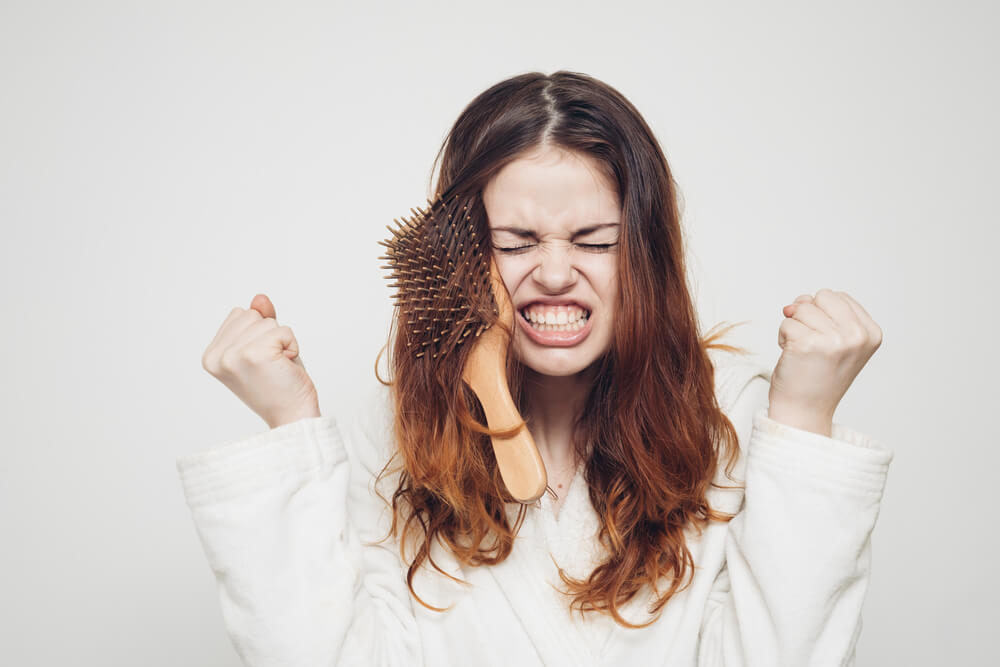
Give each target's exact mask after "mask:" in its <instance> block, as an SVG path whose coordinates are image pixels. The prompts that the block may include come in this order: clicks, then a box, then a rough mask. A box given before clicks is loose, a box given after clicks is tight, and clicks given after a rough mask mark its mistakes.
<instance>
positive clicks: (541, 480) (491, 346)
mask: <svg viewBox="0 0 1000 667" xmlns="http://www.w3.org/2000/svg"><path fill="white" fill-rule="evenodd" d="M490 272H491V274H492V278H493V297H494V299H496V302H497V305H498V306H499V309H500V321H501V322H503V323H505V324H507V325H508V326H510V327H511V328H513V327H514V326H515V324H514V307H513V305H512V304H511V302H510V297H508V296H507V289H506V288H505V287H504V284H503V282H502V280H501V278H500V276H499V275H498V273H497V269H496V264H494V263H493V262H491V263H490ZM472 343H473V348H472V350H471V351H470V352H469V358H468V360H467V361H466V363H465V368H464V369H463V370H462V379H463V380H465V381H466V382H467V383H468V385H469V386H470V387H471V388H472V391H474V392H475V393H476V396H478V397H479V402H480V403H481V404H482V406H483V412H485V413H486V424H487V426H489V427H490V428H491V429H506V428H511V427H512V426H514V425H516V424H519V423H521V421H522V419H521V415H520V414H519V413H518V411H517V406H516V405H514V399H513V398H511V395H510V388H509V387H508V386H507V333H506V332H505V331H504V330H503V329H501V328H500V327H499V326H497V325H493V326H491V327H490V328H489V329H486V330H485V331H483V332H482V333H481V334H479V337H478V338H476V339H474V340H473V341H472ZM490 440H491V441H492V442H493V453H494V454H495V455H496V459H497V466H498V467H499V468H500V476H501V477H502V478H503V481H504V484H505V485H506V486H507V490H508V491H509V492H510V494H511V495H512V496H514V498H515V499H516V500H517V501H518V502H521V503H531V502H534V501H536V500H538V499H539V498H540V497H541V496H542V494H543V493H545V487H546V486H547V484H548V477H547V475H546V472H545V464H544V463H543V462H542V457H541V456H540V455H539V453H538V449H537V448H536V447H535V441H534V439H533V438H532V437H531V433H530V432H529V431H528V428H527V426H522V427H521V429H520V430H519V431H518V432H517V433H516V434H515V435H514V436H513V437H510V438H500V437H496V436H491V438H490Z"/></svg>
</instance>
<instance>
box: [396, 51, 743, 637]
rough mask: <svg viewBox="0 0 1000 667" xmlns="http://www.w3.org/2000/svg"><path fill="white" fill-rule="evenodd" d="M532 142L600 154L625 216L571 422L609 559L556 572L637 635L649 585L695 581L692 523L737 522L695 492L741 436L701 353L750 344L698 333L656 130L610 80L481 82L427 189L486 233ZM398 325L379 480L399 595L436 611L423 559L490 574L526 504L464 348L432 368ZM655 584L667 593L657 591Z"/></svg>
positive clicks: (573, 77)
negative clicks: (610, 309)
mask: <svg viewBox="0 0 1000 667" xmlns="http://www.w3.org/2000/svg"><path fill="white" fill-rule="evenodd" d="M541 144H549V145H554V146H559V147H561V148H564V149H567V150H570V151H575V152H579V153H583V154H586V155H589V156H591V157H593V158H595V159H596V160H597V162H598V164H599V165H601V167H602V168H603V169H604V170H605V172H606V175H607V176H608V178H609V180H610V182H611V183H613V184H614V185H615V186H616V187H617V191H618V196H619V201H620V202H621V205H622V216H623V217H622V220H623V230H622V236H621V239H620V243H619V247H620V252H619V254H618V262H619V265H618V272H619V281H618V284H619V294H618V304H619V306H618V308H619V310H618V312H617V313H616V315H615V327H614V332H613V341H612V343H611V345H610V347H609V349H608V351H607V352H606V353H605V354H604V355H603V356H602V357H601V358H600V359H599V360H598V361H596V362H595V364H597V365H598V368H597V369H596V371H597V372H596V380H595V382H594V384H593V386H592V388H591V390H590V392H589V395H588V397H587V399H586V406H585V409H584V410H583V411H582V413H581V415H580V416H579V418H578V420H577V422H576V423H575V425H574V447H575V449H576V455H577V457H579V459H582V460H583V461H584V462H585V463H584V474H585V478H586V481H587V485H588V487H589V492H590V501H591V503H592V505H593V507H594V510H595V511H596V514H597V516H598V517H599V519H600V531H599V533H598V538H599V539H600V541H601V542H602V544H603V545H604V546H605V548H606V553H607V558H606V559H605V560H604V561H603V562H602V563H600V564H599V565H598V566H597V567H596V568H595V569H594V571H593V572H592V573H591V574H590V576H589V577H587V578H586V579H585V580H582V581H581V580H576V579H573V578H571V577H569V576H567V575H566V573H565V572H564V571H563V570H562V569H561V568H560V571H559V574H560V577H561V578H562V580H563V582H564V583H565V584H566V586H567V590H566V591H565V592H566V593H567V594H568V595H571V596H572V601H571V603H570V608H571V609H573V608H578V609H579V610H580V612H581V613H582V612H584V611H588V610H593V611H599V612H602V613H608V614H610V615H611V616H612V617H613V618H614V619H615V621H616V622H618V623H620V624H622V625H624V626H627V627H644V626H645V625H648V624H649V623H652V622H653V621H654V620H655V618H654V619H653V620H650V621H649V622H648V623H643V624H641V625H634V624H631V623H629V622H627V621H626V620H625V619H624V618H622V616H621V615H620V613H619V611H618V608H619V607H620V606H621V605H623V604H624V603H626V602H628V601H629V600H631V599H632V598H633V597H634V596H635V595H636V594H637V593H638V592H639V591H640V589H641V588H642V587H643V586H644V585H648V586H649V587H650V588H651V590H653V591H656V593H657V597H656V602H655V603H654V604H653V605H652V606H651V608H650V609H649V611H650V613H654V614H658V613H659V612H660V610H661V609H662V608H663V606H664V605H665V604H666V603H667V601H668V600H669V599H670V597H672V596H673V595H674V594H675V593H676V592H678V591H679V590H683V588H685V587H686V586H687V585H688V584H689V583H690V582H689V581H688V582H685V578H686V577H687V576H688V575H689V574H690V573H692V572H693V568H694V563H693V559H692V557H691V553H690V551H689V550H688V548H687V546H686V544H685V539H684V534H683V531H684V529H685V527H686V526H687V525H689V524H695V525H697V526H698V527H699V530H700V528H701V527H702V526H704V525H705V524H706V523H707V522H708V521H710V520H717V521H727V520H729V519H731V518H732V516H733V515H730V514H724V513H721V512H717V511H716V510H714V509H713V508H712V507H710V505H709V503H708V502H707V500H706V493H707V491H708V489H709V486H712V485H714V484H713V483H712V480H713V477H714V475H715V473H716V470H717V468H718V465H719V462H720V461H721V460H722V459H723V458H725V459H727V461H728V463H727V465H726V468H725V470H726V473H727V474H730V473H731V472H732V467H733V465H734V464H735V460H736V454H737V452H738V446H737V435H736V431H735V429H734V428H733V425H732V423H731V422H730V421H729V419H728V418H727V417H726V416H725V414H723V412H722V410H721V408H720V406H719V405H718V402H717V400H716V396H715V389H714V376H713V372H714V371H713V365H712V362H711V360H710V358H709V356H708V354H707V350H708V349H709V348H712V347H715V348H722V349H727V350H730V351H733V352H737V351H739V352H745V350H742V349H741V348H736V347H733V346H730V345H726V344H723V343H719V342H716V341H717V339H718V338H720V337H721V336H722V335H723V334H724V333H726V332H727V331H728V330H729V329H731V328H732V326H730V327H726V328H725V329H723V330H721V331H718V332H717V333H715V334H714V335H707V336H706V337H704V338H703V337H702V336H701V335H700V333H699V325H698V320H697V317H696V312H695V308H694V304H693V303H692V299H691V296H690V291H689V288H688V284H687V273H686V268H685V262H684V255H685V246H684V238H683V236H682V233H681V224H680V212H679V207H678V201H677V189H676V183H675V182H674V179H673V177H672V176H671V173H670V169H669V167H668V165H667V160H666V158H665V156H664V154H663V152H662V150H661V148H660V146H659V144H658V142H657V141H656V139H655V137H654V135H653V132H652V131H651V130H650V128H649V127H648V126H647V124H646V122H645V121H644V120H643V118H642V116H641V115H640V114H639V112H638V111H637V110H636V109H635V108H634V107H633V106H632V104H631V103H630V102H629V101H628V100H627V99H626V98H625V97H624V96H623V95H622V94H621V93H619V92H618V91H617V90H615V89H614V88H612V87H611V86H609V85H607V84H605V83H603V82H601V81H599V80H597V79H594V78H592V77H590V76H587V75H585V74H580V73H576V72H568V71H558V72H555V73H553V74H551V75H546V74H542V73H538V72H533V73H528V74H522V75H519V76H514V77H512V78H509V79H506V80H504V81H501V82H499V83H497V84H495V85H493V86H491V87H490V88H489V89H487V90H485V91H484V92H482V93H481V94H480V95H478V96H477V97H476V98H475V99H474V100H472V102H471V103H469V105H468V106H467V107H466V108H465V109H464V110H463V111H462V113H461V114H460V115H459V117H458V120H457V121H456V122H455V124H454V126H453V127H452V128H451V131H450V132H449V133H448V135H447V137H446V138H445V140H444V143H443V144H442V146H441V150H440V151H439V152H438V155H437V157H436V158H435V160H434V163H435V165H436V164H437V162H438V160H439V159H440V161H441V165H440V172H439V174H438V182H437V185H436V187H433V186H432V187H431V192H438V193H442V192H448V193H453V192H461V193H465V194H466V195H467V196H469V197H470V201H472V202H473V205H472V206H470V213H471V215H470V217H469V220H468V222H467V224H470V225H476V226H477V227H476V229H477V231H478V233H479V234H480V236H479V238H489V221H488V220H487V216H486V213H485V209H484V207H483V206H482V202H481V197H480V195H481V193H482V190H483V188H484V187H485V186H486V184H487V183H488V182H489V180H490V179H491V178H492V177H493V176H494V175H496V174H497V172H499V171H500V169H501V168H503V167H504V166H505V165H506V164H508V163H510V162H511V161H513V160H515V159H517V158H518V157H519V156H520V155H521V154H522V153H525V152H526V151H528V150H530V149H533V148H536V147H538V146H539V145H541ZM432 172H433V169H432ZM432 176H433V173H432ZM398 326H399V322H398V309H397V312H396V317H394V318H393V327H392V328H391V329H390V343H389V344H388V345H387V347H389V349H390V350H391V352H390V356H389V366H390V368H391V369H392V375H393V377H392V378H391V381H389V382H386V384H389V385H390V386H391V387H392V395H393V401H394V405H395V418H394V420H395V421H394V435H395V441H396V442H395V452H394V456H393V459H392V460H391V461H390V462H389V463H388V464H387V465H386V467H385V468H383V470H382V472H381V473H380V474H379V479H381V478H382V477H383V476H384V475H386V474H388V473H390V472H399V473H400V476H399V484H398V487H397V488H396V490H395V492H394V493H393V495H392V501H391V506H392V511H393V520H392V528H391V530H390V535H400V538H399V543H400V553H401V554H402V555H403V558H404V561H405V560H406V559H407V557H406V555H405V553H406V543H407V540H408V539H413V540H414V542H415V543H416V546H415V550H414V554H415V555H414V557H413V560H412V561H411V562H410V565H409V571H408V573H407V585H408V587H409V590H410V592H411V593H412V594H413V595H414V597H415V598H416V599H417V600H418V601H419V602H420V603H421V604H422V605H424V606H425V607H427V608H429V609H433V610H435V611H444V610H443V609H441V608H438V607H433V606H431V605H429V604H427V603H426V602H424V601H423V600H422V599H421V598H420V596H419V595H418V594H417V593H416V591H415V590H414V589H413V578H414V575H415V573H416V572H417V570H418V568H419V567H420V566H421V564H422V563H423V562H424V561H425V560H427V561H429V563H430V565H431V566H433V567H434V568H435V569H437V570H438V571H439V572H441V573H442V574H444V575H445V576H449V577H451V575H448V574H447V573H445V572H444V571H443V570H441V568H440V567H438V565H437V564H436V563H434V560H433V558H432V557H431V550H430V545H431V544H432V542H433V541H434V539H438V540H439V541H440V542H441V543H443V544H444V545H445V546H446V547H447V548H448V549H450V550H451V552H452V553H453V554H454V555H455V557H456V558H457V559H458V561H459V562H461V563H462V564H464V565H467V566H482V565H495V564H497V563H500V562H502V561H503V560H504V559H505V558H507V556H508V555H509V554H510V552H511V549H512V547H513V544H514V540H515V538H516V536H517V532H518V530H519V528H520V526H521V523H522V521H523V520H524V518H525V515H526V511H527V507H526V506H523V505H519V506H518V507H517V513H516V519H513V520H511V516H510V515H509V514H508V512H507V505H508V504H509V503H512V502H515V501H514V500H513V498H512V497H511V496H510V495H509V494H508V493H507V491H506V489H505V487H504V485H503V482H502V480H501V478H500V475H499V472H498V470H497V466H496V461H495V458H494V456H493V451H492V447H491V444H490V440H489V437H488V434H489V433H490V432H489V431H488V429H487V428H486V427H485V426H484V424H485V419H484V415H483V412H482V407H481V406H480V405H479V402H478V400H477V399H476V397H475V394H473V393H472V392H471V391H470V390H469V389H468V387H466V386H465V385H464V384H463V383H462V382H461V379H460V378H461V367H462V364H463V363H464V360H465V357H466V356H467V355H466V353H467V351H468V350H467V349H466V350H462V349H461V348H460V349H458V350H456V353H455V354H452V355H451V356H450V357H448V359H447V360H446V361H444V362H441V363H438V364H436V365H431V364H429V363H428V362H427V361H426V360H417V359H415V358H414V356H413V354H412V352H410V351H409V350H408V349H407V348H406V346H405V344H403V343H402V342H401V341H400V337H399V336H395V339H394V336H393V331H394V330H395V329H397V328H398ZM464 347H466V348H468V347H469V344H468V343H466V344H465V345H464ZM513 356H514V355H512V354H511V355H508V358H509V359H511V361H510V362H509V369H508V380H509V382H510V386H511V392H512V394H513V395H514V397H515V400H516V401H517V402H518V404H519V405H520V406H521V407H522V414H524V410H523V408H524V407H526V406H524V405H523V402H522V400H523V392H522V391H521V380H522V377H523V374H522V371H523V369H522V368H521V366H520V364H519V363H518V362H517V361H516V360H514V359H513ZM379 379H380V380H381V378H379ZM393 461H396V464H395V466H390V464H392V463H393ZM387 538H388V536H387V537H386V538H384V539H387ZM662 577H669V579H670V584H669V587H668V588H666V589H665V590H664V591H663V592H662V593H661V592H660V586H658V582H659V580H660V579H661V578H662Z"/></svg>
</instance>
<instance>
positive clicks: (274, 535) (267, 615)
mask: <svg viewBox="0 0 1000 667" xmlns="http://www.w3.org/2000/svg"><path fill="white" fill-rule="evenodd" d="M376 400H378V399H376ZM375 407H376V408H377V407H378V406H375ZM386 419H387V415H386V414H385V411H384V410H378V409H375V410H372V411H371V412H369V413H367V421H366V420H364V419H358V420H356V421H354V420H341V423H343V424H344V428H343V429H341V428H338V420H337V419H336V418H334V417H332V416H323V417H315V418H304V419H300V420H298V421H295V422H292V423H289V424H285V425H282V426H280V427H278V428H274V429H271V430H269V431H266V432H264V433H259V434H256V435H253V436H249V437H246V438H244V439H241V440H237V441H233V442H228V443H224V444H222V445H220V446H216V447H213V448H212V449H209V450H207V451H203V452H200V453H197V454H193V455H189V456H186V457H182V458H179V459H177V469H178V472H179V474H180V477H181V482H182V486H183V490H184V495H185V499H186V501H187V504H188V506H189V508H190V511H191V515H192V518H193V520H194V524H195V528H196V530H197V533H198V535H199V538H200V540H201V543H202V547H203V549H204V552H205V555H206V557H207V559H208V564H209V566H210V567H211V569H212V572H213V573H214V575H215V578H216V582H217V586H218V594H219V600H220V604H221V608H222V616H223V620H224V623H225V626H226V630H227V632H228V634H229V636H230V638H231V640H232V642H233V644H234V646H235V648H236V651H237V653H239V655H240V657H241V658H242V659H243V662H244V663H245V664H246V665H248V666H250V667H277V666H278V665H281V666H283V667H290V666H293V665H310V666H316V667H320V666H330V667H333V666H334V665H338V664H367V665H383V666H390V665H408V666H409V665H422V664H423V660H422V657H421V647H420V639H419V634H418V631H417V626H416V621H415V619H414V616H413V612H412V607H411V603H410V600H409V592H408V589H407V588H406V583H405V578H404V574H405V570H401V559H400V557H399V554H398V551H395V550H394V547H393V546H392V545H394V544H395V541H394V540H392V539H390V540H388V541H387V542H386V543H385V545H382V546H378V545H366V544H365V542H366V541H368V540H371V539H378V538H380V537H382V536H384V535H385V531H384V530H382V529H383V528H385V530H387V526H388V524H387V523H386V518H387V517H388V516H389V515H388V511H387V510H386V511H385V512H383V511H382V507H384V504H383V503H382V501H381V500H380V499H379V498H378V497H377V496H375V495H374V493H373V492H372V488H373V487H372V482H373V478H374V476H375V475H376V474H377V473H378V472H379V470H380V469H381V467H382V463H384V462H385V461H384V460H383V459H384V457H385V455H386V453H387V451H388V447H389V442H388V441H387V440H386V436H387V433H388V430H387V429H388V424H387V423H386ZM342 431H343V432H342ZM378 438H381V440H377V439H378ZM380 530H382V533H381V534H379V531H380Z"/></svg>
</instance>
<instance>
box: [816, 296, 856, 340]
mask: <svg viewBox="0 0 1000 667" xmlns="http://www.w3.org/2000/svg"><path fill="white" fill-rule="evenodd" d="M813 303H814V304H815V305H816V306H817V307H819V308H820V309H821V310H822V311H823V312H824V313H826V314H827V315H828V316H829V318H830V320H831V321H832V322H833V324H834V326H835V327H837V328H838V329H841V330H842V331H847V332H849V331H852V330H856V329H858V328H859V327H860V326H861V322H860V321H859V320H858V316H857V315H856V314H855V313H854V309H853V308H851V306H850V304H848V303H847V300H846V299H844V298H843V297H842V296H840V294H838V293H836V292H834V291H833V290H831V289H825V288H824V289H821V290H820V291H818V292H816V298H815V299H813Z"/></svg>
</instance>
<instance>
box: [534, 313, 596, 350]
mask: <svg viewBox="0 0 1000 667" xmlns="http://www.w3.org/2000/svg"><path fill="white" fill-rule="evenodd" d="M593 320H594V314H593V313H591V314H590V317H588V318H587V323H586V324H584V325H583V328H582V329H580V330H579V331H538V330H537V329H535V328H533V327H532V326H531V325H530V324H528V321H527V320H525V319H524V315H522V314H521V313H520V312H518V314H517V321H518V322H519V323H520V325H521V328H522V329H524V331H525V333H526V334H528V338H530V339H531V340H533V341H534V342H536V343H538V344H539V345H548V346H551V347H571V346H573V345H576V344H577V343H579V342H580V341H582V340H583V339H584V338H586V337H587V336H588V335H589V334H590V329H591V322H593Z"/></svg>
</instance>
